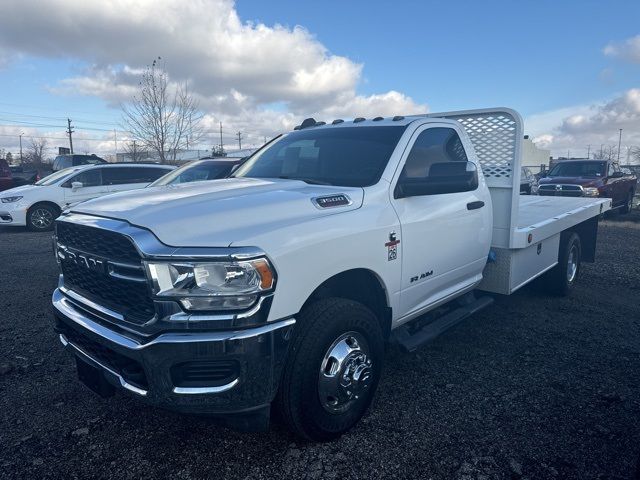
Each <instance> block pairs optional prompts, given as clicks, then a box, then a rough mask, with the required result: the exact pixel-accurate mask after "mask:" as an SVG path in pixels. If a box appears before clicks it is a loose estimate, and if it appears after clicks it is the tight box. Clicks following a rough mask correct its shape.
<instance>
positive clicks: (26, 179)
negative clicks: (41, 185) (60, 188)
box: [9, 165, 42, 187]
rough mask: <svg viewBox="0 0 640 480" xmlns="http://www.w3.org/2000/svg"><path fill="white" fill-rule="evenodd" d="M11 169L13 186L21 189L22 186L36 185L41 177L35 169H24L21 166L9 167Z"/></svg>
mask: <svg viewBox="0 0 640 480" xmlns="http://www.w3.org/2000/svg"><path fill="white" fill-rule="evenodd" d="M9 168H10V169H11V175H13V186H14V187H21V186H22V185H31V184H32V183H36V182H37V181H38V180H40V178H42V176H41V175H40V172H38V170H37V169H35V168H32V167H24V166H22V165H16V166H11V167H9Z"/></svg>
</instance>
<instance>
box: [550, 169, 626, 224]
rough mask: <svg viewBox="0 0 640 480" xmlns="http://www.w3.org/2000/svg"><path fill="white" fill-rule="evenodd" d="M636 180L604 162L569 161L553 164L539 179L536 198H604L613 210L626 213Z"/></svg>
mask: <svg viewBox="0 0 640 480" xmlns="http://www.w3.org/2000/svg"><path fill="white" fill-rule="evenodd" d="M637 182H638V179H637V177H636V176H635V175H633V174H627V173H625V172H623V171H622V170H620V166H619V165H618V164H617V163H615V162H610V161H607V160H572V161H563V162H560V163H558V164H556V165H555V166H554V167H553V168H552V169H551V170H550V171H549V173H547V176H546V177H545V178H541V179H540V182H539V186H538V195H551V196H556V197H605V198H610V199H611V203H612V205H613V208H619V209H620V212H621V213H627V212H629V211H630V210H631V207H632V205H633V195H634V194H635V191H636V187H637Z"/></svg>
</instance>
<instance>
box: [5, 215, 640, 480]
mask: <svg viewBox="0 0 640 480" xmlns="http://www.w3.org/2000/svg"><path fill="white" fill-rule="evenodd" d="M56 278H57V267H56V264H55V261H54V258H53V255H52V252H51V241H50V235H48V234H33V233H29V232H26V231H24V230H17V229H1V230H0V281H1V285H2V287H1V290H0V292H1V294H0V312H1V313H0V478H7V479H9V478H11V479H17V478H89V477H91V478H115V479H122V478H142V477H144V478H184V479H187V478H214V477H217V478H239V479H240V478H243V479H244V478H252V479H254V478H273V477H276V476H284V475H286V476H288V477H293V478H366V479H370V478H382V477H396V478H437V479H451V478H454V479H487V480H489V479H513V478H529V479H538V478H574V479H589V478H607V479H618V478H620V479H621V478H638V477H637V473H636V468H637V461H638V456H639V455H640V378H639V375H640V212H639V211H638V210H636V211H635V212H634V213H632V214H631V215H628V216H621V215H613V216H612V217H611V218H609V219H607V220H605V221H604V222H603V223H602V224H601V230H600V243H599V248H598V263H597V264H595V265H586V266H585V268H584V270H583V276H582V278H581V281H580V285H579V288H578V289H577V291H575V293H574V295H573V296H572V297H571V298H563V299H552V298H547V297H545V296H543V295H542V294H541V293H538V292H537V291H536V290H535V289H534V288H529V287H527V288H525V289H523V290H521V291H520V292H518V293H517V294H515V295H513V296H512V297H510V298H500V299H498V300H497V301H496V304H495V305H493V306H492V307H490V308H489V309H487V310H485V311H483V312H482V313H480V314H478V315H477V316H475V317H474V318H472V319H470V320H468V321H466V322H465V323H463V324H462V325H460V326H458V327H457V328H456V329H454V330H452V331H450V332H448V333H447V334H445V335H444V336H442V337H441V338H439V339H438V340H437V341H435V342H434V343H432V344H430V345H428V346H426V347H423V348H422V349H420V350H419V351H418V352H416V353H413V354H406V353H398V352H395V351H392V352H390V353H389V355H388V356H387V365H386V370H385V373H384V377H383V379H382V382H381V384H380V388H379V394H378V396H377V399H376V401H375V403H374V405H373V408H372V410H371V412H370V413H369V414H368V415H367V416H366V417H365V419H364V421H362V423H361V424H360V425H359V426H358V427H357V428H356V429H355V430H354V431H353V432H351V433H349V434H347V435H345V436H344V437H343V438H341V439H340V440H339V441H336V442H334V443H327V444H315V445H314V444H304V443H301V442H298V441H297V440H296V439H295V438H294V437H292V436H291V435H290V434H289V433H288V432H287V431H286V430H284V429H283V427H280V426H278V425H276V426H274V427H273V428H272V429H271V431H270V432H268V433H263V434H242V433H237V432H233V431H230V430H226V429H224V428H221V427H218V426H216V425H215V424H213V423H212V422H211V421H210V420H207V419H203V418H196V417H186V416H181V415H178V414H174V413H170V412H165V411H161V410H158V409H153V408H149V407H147V406H143V405H141V404H139V403H137V402H136V401H135V400H133V399H130V398H128V397H126V396H124V395H117V396H115V397H112V398H110V399H107V400H102V399H100V398H98V397H96V396H94V395H93V394H92V393H90V392H89V391H88V390H87V389H86V388H85V387H84V386H82V385H81V384H80V383H79V382H78V381H77V380H76V377H75V369H74V363H73V360H72V359H71V358H70V357H68V356H67V355H66V354H64V353H63V351H62V348H61V346H60V344H59V342H58V340H57V338H56V335H55V334H54V332H53V330H52V324H51V316H50V313H49V312H50V306H49V298H50V294H51V291H52V290H53V288H54V286H55V284H56Z"/></svg>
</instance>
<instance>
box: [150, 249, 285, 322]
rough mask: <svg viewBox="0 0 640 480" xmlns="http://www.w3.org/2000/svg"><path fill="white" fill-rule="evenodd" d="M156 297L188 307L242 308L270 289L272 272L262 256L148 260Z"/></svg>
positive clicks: (188, 308)
mask: <svg viewBox="0 0 640 480" xmlns="http://www.w3.org/2000/svg"><path fill="white" fill-rule="evenodd" d="M146 265H147V269H148V271H149V274H150V277H151V281H152V283H153V291H154V294H155V295H156V296H157V297H163V298H173V299H175V300H177V301H179V302H180V303H181V304H182V306H183V307H184V308H185V309H187V310H241V309H245V308H249V307H250V306H252V305H253V304H254V303H255V302H256V300H257V299H258V295H259V294H260V293H262V292H265V291H268V290H271V289H272V288H273V286H274V283H275V275H274V272H273V269H272V268H271V265H270V264H269V262H268V261H267V260H266V259H265V258H258V259H255V260H248V261H238V262H147V264H146Z"/></svg>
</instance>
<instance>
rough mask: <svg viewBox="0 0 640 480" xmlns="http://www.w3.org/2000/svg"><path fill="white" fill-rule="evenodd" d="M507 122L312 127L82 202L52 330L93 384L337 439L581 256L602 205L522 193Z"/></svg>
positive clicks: (254, 424)
mask: <svg viewBox="0 0 640 480" xmlns="http://www.w3.org/2000/svg"><path fill="white" fill-rule="evenodd" d="M522 138H523V131H522V121H521V118H520V116H519V115H518V114H517V113H516V112H514V111H512V110H509V109H487V110H474V111H464V112H450V113H441V114H437V113H435V114H429V115H417V116H408V117H393V118H381V117H377V118H374V119H372V120H365V119H362V118H357V119H355V120H354V121H349V122H344V121H342V120H336V121H334V122H333V123H332V124H330V125H326V124H324V123H323V122H315V121H314V120H313V119H307V120H305V122H303V123H302V125H300V126H299V127H296V129H295V131H293V132H291V133H288V134H285V135H283V136H281V137H279V138H277V139H275V140H273V141H272V142H270V143H269V144H267V145H266V146H264V147H263V148H262V149H260V150H259V151H258V152H256V153H255V154H254V155H253V156H252V157H251V158H250V159H249V160H248V161H247V162H246V163H245V164H244V165H243V166H242V167H241V168H240V169H238V170H237V171H236V172H235V174H234V178H229V179H225V180H219V181H214V182H195V183H190V184H183V185H169V186H164V187H156V188H147V189H144V190H142V191H137V192H133V193H126V194H116V195H111V196H109V197H106V198H102V199H97V200H92V201H89V202H85V203H82V204H80V205H78V206H76V207H73V209H72V210H71V211H70V212H66V213H65V214H64V215H63V216H62V217H61V218H60V219H59V220H58V221H57V222H56V223H57V225H56V233H55V237H54V240H55V243H56V258H57V259H58V262H59V263H60V268H61V271H62V274H61V276H60V283H59V287H58V288H57V289H56V290H55V292H54V294H53V305H54V307H55V308H54V312H55V316H56V330H57V332H58V333H59V334H60V340H61V342H62V344H63V345H64V346H65V347H66V348H67V349H68V350H69V351H71V352H73V354H74V355H75V357H76V360H77V366H78V374H79V377H80V379H81V380H82V381H83V382H84V383H86V384H87V385H88V386H89V387H90V388H91V389H93V390H94V391H96V392H98V393H100V394H102V395H109V394H112V393H113V391H114V388H119V389H121V390H124V391H127V392H129V393H130V394H132V395H133V396H136V397H138V398H140V399H144V400H146V401H148V402H150V403H151V404H155V405H158V406H162V407H165V408H171V409H175V410H181V411H185V412H192V413H202V414H209V415H213V416H220V417H222V418H225V419H227V420H228V421H229V422H231V423H233V424H234V425H236V426H240V427H244V428H258V427H261V428H264V427H265V426H266V425H268V420H269V412H270V407H271V405H272V403H274V404H275V405H276V406H277V407H278V408H279V410H280V411H281V413H282V416H283V418H284V420H285V422H286V423H287V424H288V425H289V426H290V427H291V428H292V429H293V430H294V431H295V432H296V433H298V434H299V435H301V436H303V437H305V438H308V439H314V440H326V439H330V438H334V437H336V436H338V435H340V434H342V433H343V432H345V431H347V430H348V429H349V428H351V427H352V426H353V425H354V424H355V423H356V422H357V421H358V420H359V419H360V417H361V416H362V415H363V413H364V412H365V410H366V409H367V407H368V406H369V404H370V402H371V399H372V397H373V395H374V391H375V389H376V386H377V384H378V381H379V379H380V375H381V372H382V364H383V360H384V343H385V341H387V340H390V339H393V340H395V341H397V342H399V343H400V344H401V345H404V346H405V347H406V348H408V349H413V348H416V347H417V346H418V345H420V344H422V343H424V342H426V341H427V340H429V339H431V338H433V337H435V336H437V335H438V334H439V333H440V332H442V331H444V330H445V329H446V328H448V327H450V326H452V325H454V324H456V323H458V322H459V321H460V320H462V319H463V318H465V317H466V316H468V315H469V314H471V313H473V312H474V311H477V310H478V309H479V308H481V307H484V306H486V305H488V304H489V303H490V297H488V296H487V295H478V296H477V295H476V293H477V292H479V291H486V292H493V293H500V294H510V293H512V292H513V291H515V290H517V289H518V288H520V287H521V286H522V285H524V284H526V283H527V282H529V281H531V280H533V279H534V278H536V277H538V276H540V275H543V274H544V275H545V276H546V277H547V279H546V282H545V284H546V286H547V287H549V288H550V290H551V291H552V292H553V293H556V294H566V293H567V292H568V291H569V289H570V288H571V287H572V286H573V285H574V283H575V281H576V279H577V278H578V275H579V272H580V262H581V261H594V256H595V245H596V235H597V227H598V218H599V216H600V215H601V214H602V213H603V212H604V211H606V210H608V209H610V206H611V205H610V200H609V199H595V198H556V197H537V196H529V197H521V196H520V195H519V185H520V178H519V176H520V154H521V153H520V152H521V142H522Z"/></svg>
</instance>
